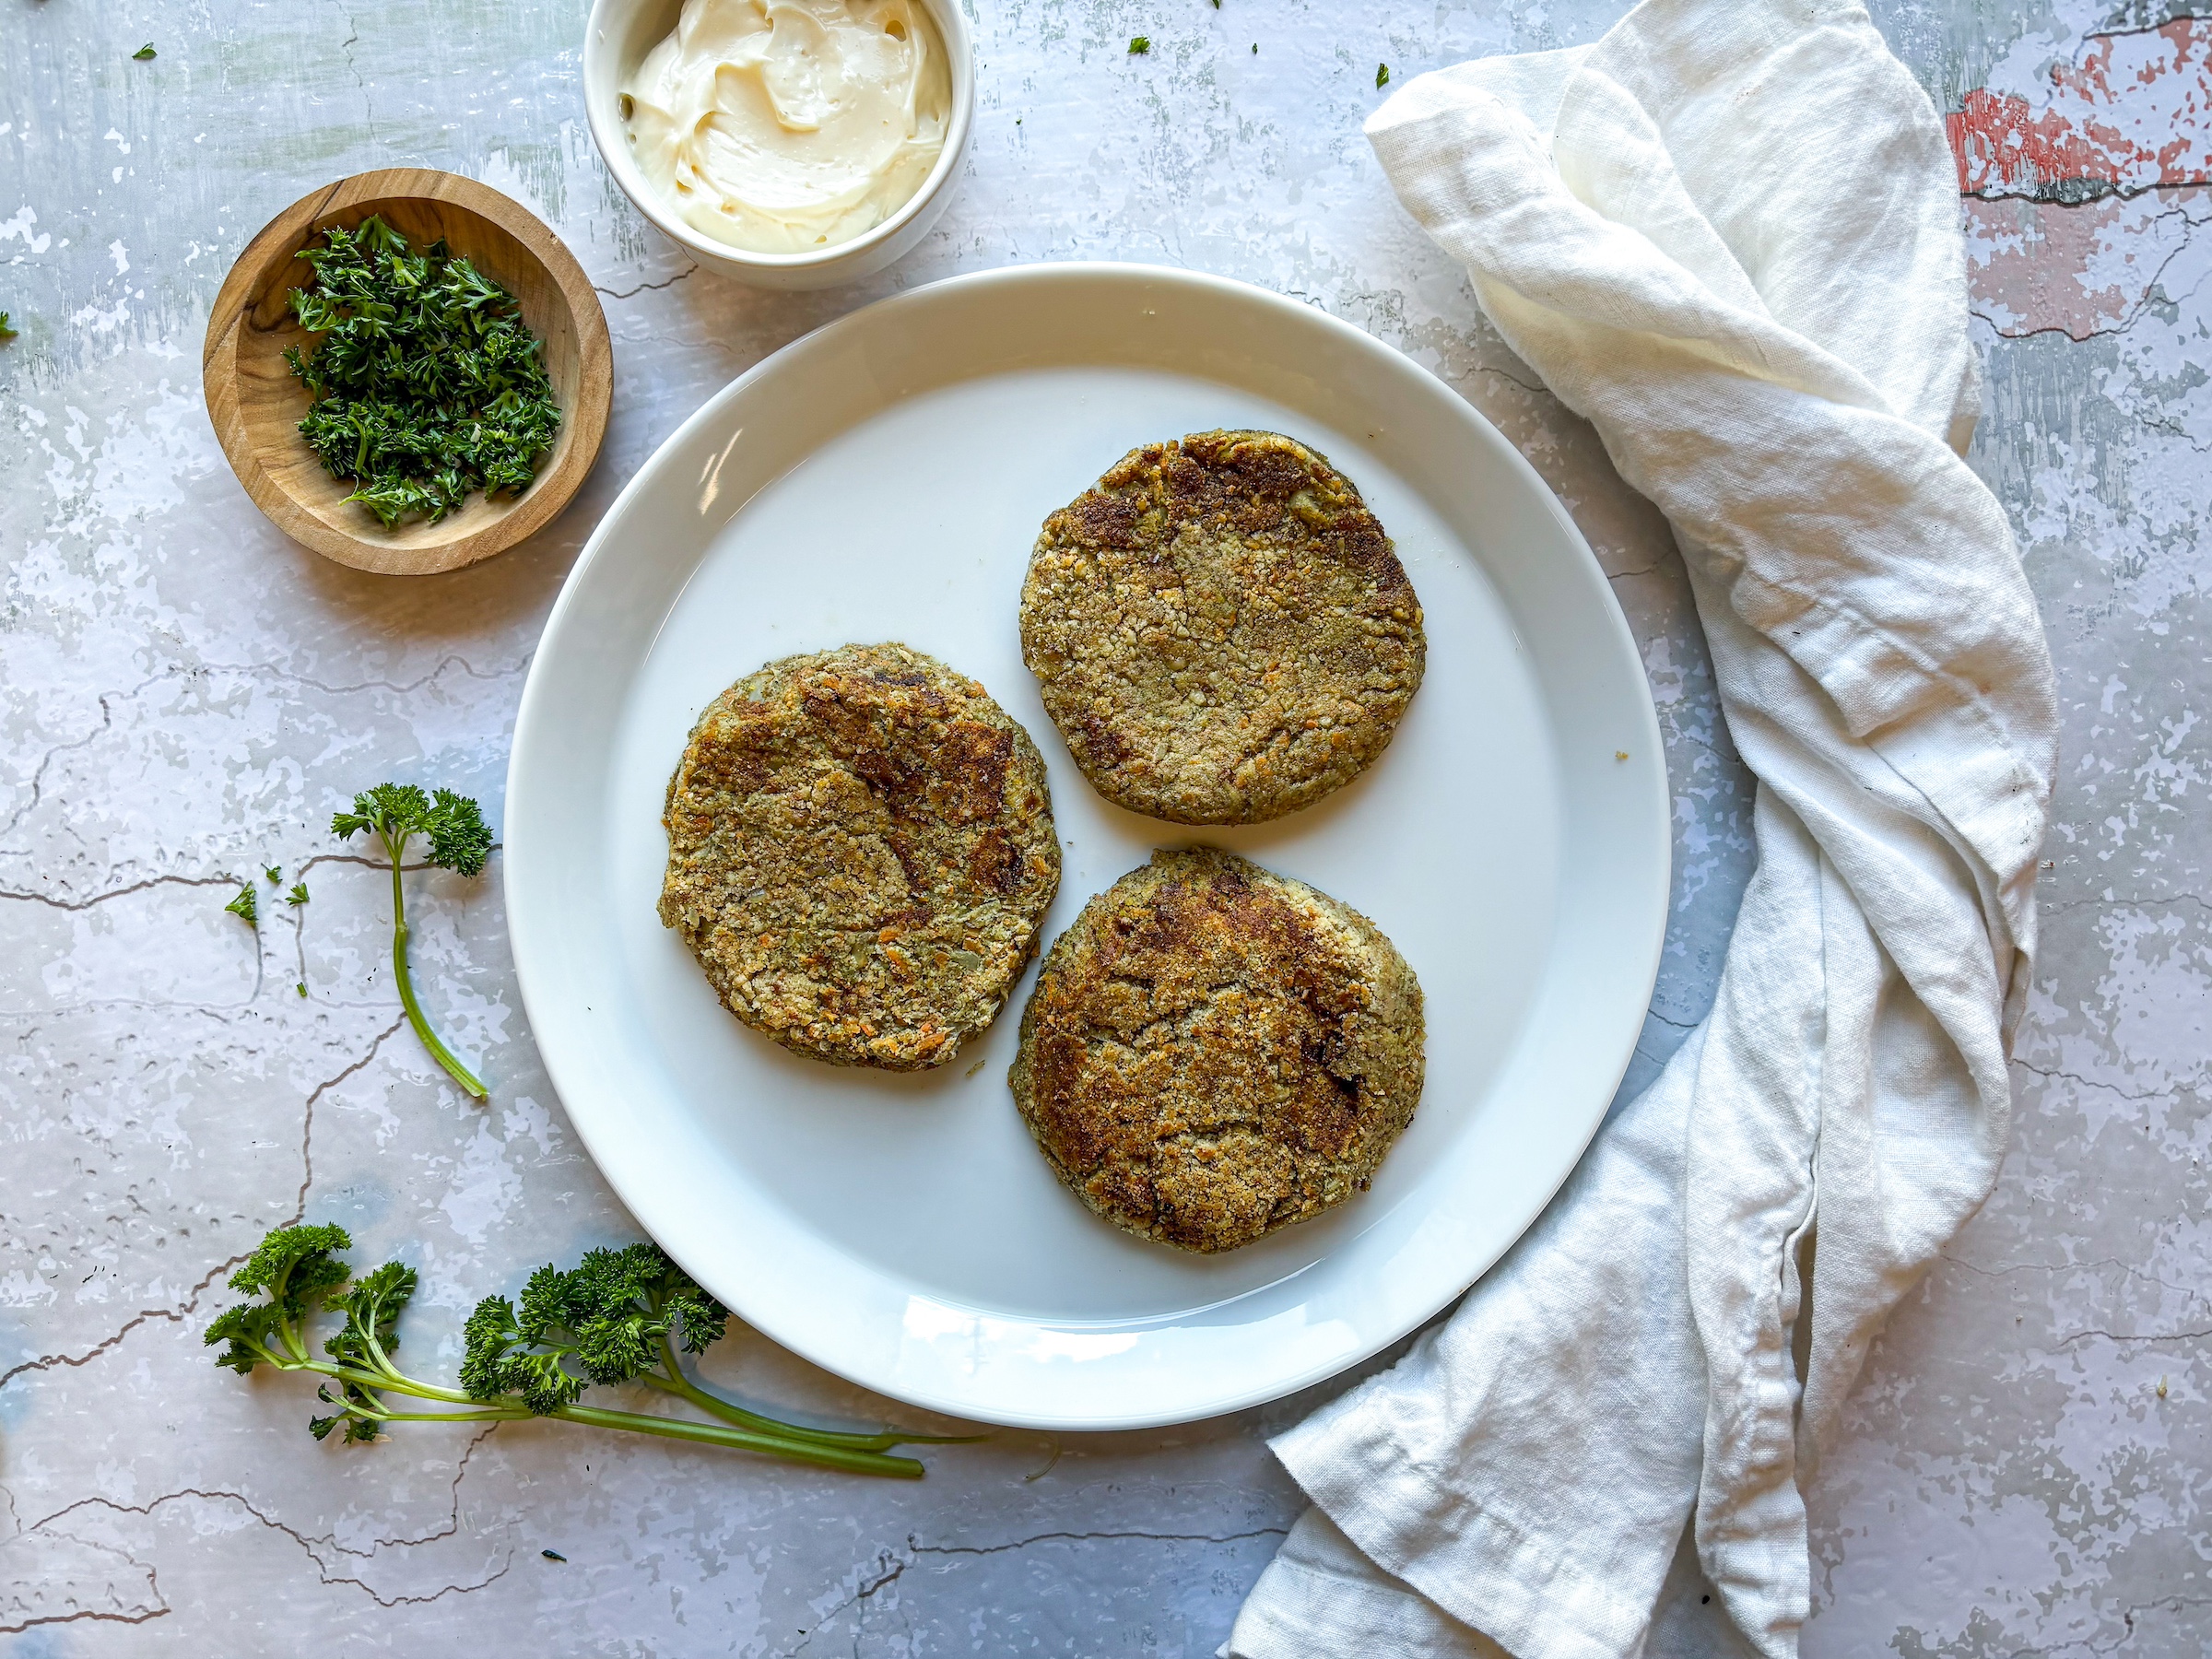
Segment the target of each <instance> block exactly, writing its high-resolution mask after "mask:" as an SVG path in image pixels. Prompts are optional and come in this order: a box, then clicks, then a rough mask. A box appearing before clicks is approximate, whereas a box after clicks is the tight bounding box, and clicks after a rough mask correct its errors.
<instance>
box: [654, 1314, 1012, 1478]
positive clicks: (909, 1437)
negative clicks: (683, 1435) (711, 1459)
mask: <svg viewBox="0 0 2212 1659" xmlns="http://www.w3.org/2000/svg"><path fill="white" fill-rule="evenodd" d="M661 1352H662V1354H663V1355H664V1356H665V1362H666V1369H667V1373H668V1374H667V1376H666V1377H662V1376H659V1375H657V1374H655V1373H654V1372H652V1371H647V1372H645V1373H644V1374H643V1375H642V1376H641V1377H640V1378H639V1381H640V1382H648V1383H651V1384H652V1385H653V1387H654V1388H657V1389H659V1390H660V1391H661V1392H662V1393H663V1394H675V1395H677V1397H678V1398H680V1399H686V1400H688V1401H690V1402H691V1404H692V1405H694V1406H698V1407H699V1408H700V1410H701V1411H704V1412H709V1413H711V1414H712V1415H713V1416H715V1417H718V1418H722V1420H723V1421H724V1422H725V1423H734V1424H735V1425H736V1426H737V1427H738V1428H740V1429H748V1430H752V1431H753V1432H755V1433H758V1434H769V1435H773V1436H775V1437H776V1438H778V1439H780V1440H795V1441H805V1442H806V1443H807V1444H809V1445H817V1446H827V1447H831V1448H836V1449H841V1450H843V1451H848V1452H888V1451H889V1450H890V1449H891V1448H892V1447H893V1446H949V1445H961V1444H965V1443H967V1442H968V1441H978V1440H982V1439H984V1438H985V1437H984V1436H982V1435H980V1434H901V1433H900V1432H899V1431H898V1430H895V1429H887V1430H883V1431H882V1432H880V1433H877V1434H850V1433H845V1432H843V1431H841V1430H835V1429H807V1428H804V1427H802V1426H801V1425H799V1424H797V1423H786V1422H782V1421H779V1420H778V1419H777V1418H770V1417H762V1416H760V1415H759V1413H758V1412H753V1411H747V1409H746V1408H745V1407H744V1406H739V1405H737V1404H736V1403H735V1402H734V1401H731V1400H725V1399H724V1398H723V1397H722V1396H721V1395H720V1394H709V1393H708V1392H707V1391H706V1390H705V1389H703V1388H701V1387H700V1386H699V1384H698V1383H696V1382H692V1381H691V1379H690V1378H688V1377H687V1376H686V1375H684V1372H683V1368H682V1366H681V1365H680V1364H679V1363H678V1362H677V1357H676V1348H675V1347H674V1345H673V1344H671V1343H670V1342H669V1340H668V1338H667V1337H665V1336H663V1337H662V1338H661Z"/></svg>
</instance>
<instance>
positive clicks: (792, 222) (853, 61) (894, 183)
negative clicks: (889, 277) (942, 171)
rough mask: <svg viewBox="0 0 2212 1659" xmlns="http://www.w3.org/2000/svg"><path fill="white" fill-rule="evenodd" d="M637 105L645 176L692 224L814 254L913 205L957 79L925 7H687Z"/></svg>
mask: <svg viewBox="0 0 2212 1659" xmlns="http://www.w3.org/2000/svg"><path fill="white" fill-rule="evenodd" d="M621 111H622V124H623V129H624V131H625V133H626V134H627V135H628V137H629V144H630V150H631V153H632V155H633V156H634V157H635V158H636V160H637V163H638V168H639V171H641V172H642V173H643V174H644V175H645V179H646V182H648V183H649V184H651V185H652V186H653V189H654V190H655V191H656V192H657V193H658V194H660V195H661V196H662V198H663V199H664V200H665V201H666V202H667V203H668V204H669V206H671V207H672V208H674V210H675V211H676V212H677V215H678V216H680V217H681V218H682V219H683V220H684V222H685V223H686V224H688V225H689V226H690V227H691V228H692V229H695V230H697V231H699V232H700V234H701V235H704V236H708V237H712V238H713V239H714V240H715V241H723V242H726V243H728V244H729V245H730V246H732V247H735V248H742V249H745V250H747V251H748V252H751V253H811V252H814V251H816V250H818V249H821V248H824V247H829V246H833V245H835V244H836V243H839V242H843V241H851V240H853V238H854V237H856V236H862V235H865V234H866V233H867V232H868V231H870V230H872V229H875V228H876V227H877V225H879V224H881V223H882V222H883V221H884V220H885V219H887V218H890V217H891V215H893V214H895V213H897V212H898V211H899V210H900V208H901V207H903V206H906V204H907V203H908V202H909V201H910V200H912V197H913V194H914V193H915V192H916V191H918V190H919V189H921V187H922V184H923V182H924V180H926V179H927V178H928V177H929V173H930V170H931V169H932V168H933V167H935V165H936V160H937V157H938V155H939V154H940V153H941V152H942V151H943V149H944V147H945V136H946V131H947V126H948V124H950V121H951V114H952V77H951V73H950V69H949V66H948V64H947V56H946V51H945V42H944V40H943V38H942V36H940V35H939V33H938V31H937V26H936V24H935V21H934V20H933V19H932V18H931V17H930V15H929V13H928V11H927V10H926V9H925V8H924V6H921V5H920V4H918V3H917V0H684V9H683V15H682V17H681V18H679V19H678V21H677V26H676V29H675V32H674V33H672V34H670V35H669V36H668V38H667V39H665V40H664V41H661V43H660V44H659V45H657V46H655V47H654V48H653V50H652V51H651V52H650V53H647V54H646V56H645V58H644V61H643V62H641V64H639V65H638V67H637V70H636V72H635V73H634V74H632V75H631V76H629V79H628V80H626V81H625V82H624V83H623V84H622V88H621Z"/></svg>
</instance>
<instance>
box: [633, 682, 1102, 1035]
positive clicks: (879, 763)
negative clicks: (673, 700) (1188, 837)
mask: <svg viewBox="0 0 2212 1659" xmlns="http://www.w3.org/2000/svg"><path fill="white" fill-rule="evenodd" d="M662 822H663V824H664V825H665V827H666V829H667V831H668V874H667V877H666V880H665V882H664V884H663V886H662V888H661V905H660V910H661V920H662V921H663V922H664V923H665V924H667V925H668V926H670V927H673V928H675V929H677V931H678V932H680V933H681V934H682V935H683V936H684V940H685V943H687V944H688V945H689V946H690V947H691V954H692V955H693V956H695V957H697V958H698V959H699V965H700V967H701V968H702V969H704V970H705V971H706V975H707V980H708V982H709V983H711V984H712V986H713V987H714V989H715V991H716V993H717V994H720V996H721V997H722V1000H723V1003H724V1006H727V1007H728V1008H729V1010H730V1012H731V1013H733V1014H735V1015H736V1016H737V1018H740V1019H742V1020H743V1021H745V1023H746V1024H747V1025H749V1026H751V1027H752V1028H753V1029H754V1030H758V1031H760V1032H762V1033H763V1034H765V1035H767V1036H769V1037H772V1038H773V1039H775V1041H778V1042H780V1043H782V1045H783V1046H784V1047H785V1048H788V1049H792V1050H794V1051H795V1052H796V1053H802V1054H809V1055H812V1056H813V1057H814V1058H815V1059H818V1060H827V1061H830V1063H831V1064H833V1065H878V1066H883V1067H886V1068H888V1069H889V1070H893V1071H917V1070H920V1069H922V1068H924V1067H925V1066H932V1065H943V1064H944V1063H945V1062H946V1061H947V1060H949V1059H951V1058H952V1056H953V1054H954V1053H956V1052H957V1051H958V1050H959V1046H960V1043H961V1041H962V1040H963V1039H965V1038H966V1037H968V1036H969V1035H970V1034H971V1032H975V1031H980V1030H982V1029H983V1028H984V1027H985V1026H987V1025H989V1024H990V1023H991V1021H992V1019H993V1018H995V1017H996V1015H997V1013H998V1010H999V1007H1000V1005H1001V1004H1003V1003H1004V1002H1005V1001H1006V993H1007V991H1008V990H1009V989H1010V988H1011V987H1012V986H1013V983H1014V982H1015V980H1016V979H1017V978H1018V977H1019V976H1020V973H1021V971H1022V969H1023V968H1024V967H1026V966H1027V965H1028V963H1029V959H1030V954H1031V953H1032V952H1033V951H1034V950H1035V949H1036V947H1037V924H1038V923H1039V922H1040V921H1041V919H1042V918H1043V915H1044V912H1045V909H1046V907H1047V906H1048V905H1050V904H1051V903H1052V901H1053V892H1054V891H1055V890H1056V889H1057V888H1058V887H1059V885H1060V842H1059V840H1058V838H1057V837H1055V836H1054V835H1053V811H1052V798H1051V794H1050V793H1049V791H1048V790H1047V788H1046V784H1045V775H1044V762H1043V760H1042V759H1041V758H1040V757H1039V755H1038V753H1037V747H1036V746H1035V745H1034V744H1032V743H1031V742H1030V737H1029V734H1028V733H1026V732H1024V731H1023V730H1022V729H1021V727H1020V726H1018V725H1017V724H1015V723H1014V722H1013V721H1012V720H1010V719H1009V718H1007V716H1006V712H1005V711H1004V710H1002V709H1001V708H1000V707H999V706H998V705H997V704H996V703H995V702H994V701H992V700H991V698H990V696H989V694H988V693H986V692H985V691H984V690H983V688H982V687H981V686H980V685H978V684H976V682H975V681H973V680H971V679H966V678H963V677H961V676H959V675H958V674H955V673H954V672H953V671H952V670H951V669H949V668H947V666H946V665H944V664H942V663H940V662H938V661H937V660H936V659H935V658H934V657H928V656H924V655H923V654H922V653H920V652H918V651H909V650H908V649H907V648H906V647H905V646H903V645H847V646H845V647H843V648H841V649H840V650H837V651H825V652H819V653H815V654H813V655H810V656H794V657H786V658H784V659H783V660H782V662H777V663H771V664H769V665H768V666H767V667H765V668H762V669H761V670H760V671H759V673H757V674H753V675H749V676H747V677H746V678H744V679H742V680H739V681H738V682H737V683H736V684H735V685H734V686H732V687H731V688H729V689H728V690H727V691H724V693H723V694H722V695H721V696H720V697H718V698H716V699H715V700H714V701H713V702H712V703H711V704H709V705H708V707H707V711H706V712H705V713H703V714H701V715H700V718H699V724H698V725H697V726H695V727H694V728H693V729H692V733H691V741H690V742H689V744H688V745H687V746H686V747H685V749H684V758H683V760H682V762H681V763H680V764H679V765H678V766H677V769H676V775H675V777H673V778H671V779H670V780H669V782H668V798H667V805H666V808H665V813H664V815H663V818H662Z"/></svg>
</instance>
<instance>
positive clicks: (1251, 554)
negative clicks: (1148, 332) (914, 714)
mask: <svg viewBox="0 0 2212 1659" xmlns="http://www.w3.org/2000/svg"><path fill="white" fill-rule="evenodd" d="M1427 652H1428V645H1427V641H1426V639H1425V638H1424V636H1423V634H1422V632H1421V606H1420V602H1419V601H1418V599H1417V598H1416V597H1415V596H1414V592H1413V584H1412V583H1411V582H1409V581H1407V580H1406V571H1405V567H1404V566H1402V565H1401V564H1399V562H1398V557H1397V554H1396V553H1395V552H1394V550H1393V549H1392V547H1391V544H1390V538H1389V537H1388V536H1386V535H1383V534H1382V525H1381V524H1379V523H1377V522H1376V519H1375V515H1374V514H1373V513H1372V512H1369V511H1368V509H1367V506H1366V503H1365V502H1363V501H1362V500H1360V499H1359V490H1358V489H1356V488H1353V486H1352V484H1351V481H1350V480H1349V479H1347V478H1346V477H1344V475H1343V474H1341V473H1339V472H1338V471H1336V469H1335V467H1333V466H1331V465H1329V464H1328V462H1327V461H1326V460H1325V459H1324V458H1323V457H1322V456H1321V455H1320V454H1318V453H1315V452H1314V451H1313V450H1311V449H1309V448H1307V447H1306V445H1304V444H1302V443H1300V442H1298V441H1296V440H1295V439H1290V438H1286V437H1283V436H1282V435H1281V434H1280V433H1277V432H1243V431H1239V432H1228V431H1218V432H1197V433H1194V434H1192V435H1191V436H1190V437H1187V438H1183V439H1180V440H1177V441H1172V442H1168V443H1148V444H1146V445H1144V446H1143V447H1142V448H1140V449H1134V450H1131V451H1130V452H1129V453H1128V454H1126V455H1124V456H1123V457H1122V459H1121V460H1120V461H1119V462H1117V463H1115V465H1114V466H1113V467H1112V470H1111V471H1109V472H1108V473H1107V474H1106V475H1105V476H1104V477H1101V478H1100V480H1099V481H1098V483H1097V484H1096V485H1095V486H1094V487H1093V488H1090V489H1088V490H1086V491H1085V492H1084V493H1083V494H1082V495H1081V496H1079V497H1077V499H1076V500H1074V501H1071V502H1070V503H1069V504H1068V505H1067V506H1065V507H1064V508H1062V509H1061V510H1060V511H1059V512H1055V513H1053V515H1052V517H1050V518H1049V519H1047V520H1045V522H1044V530H1043V533H1042V534H1041V535H1040V536H1039V537H1038V539H1037V546H1036V548H1035V550H1034V552H1032V554H1031V555H1030V570H1029V576H1028V579H1027V581H1026V582H1024V583H1023V584H1022V591H1021V653H1022V659H1023V661H1025V662H1026V663H1028V664H1029V665H1030V672H1031V673H1033V674H1035V675H1036V677H1037V678H1038V681H1039V684H1040V686H1041V688H1042V692H1043V698H1044V707H1045V711H1046V712H1047V713H1049V714H1050V715H1051V716H1052V719H1053V724H1054V725H1055V726H1057V727H1059V729H1060V735H1061V736H1062V737H1064V738H1065V739H1066V741H1067V747H1068V748H1069V749H1070V750H1071V751H1072V752H1073V754H1074V755H1075V758H1076V763H1077V765H1078V766H1080V767H1081V768H1082V769H1083V775H1084V776H1085V777H1087V778H1088V779H1089V780H1090V782H1091V785H1092V787H1094V788H1095V789H1097V790H1098V792H1099V793H1100V794H1102V795H1104V796H1105V797H1106V798H1107V799H1108V800H1110V801H1112V802H1113V803H1114V804H1115V805H1116V806H1125V807H1127V808H1128V809H1129V810H1130V811H1132V812H1141V813H1144V814H1146V815H1147V817H1151V818H1167V819H1169V820H1171V821H1172V822H1175V823H1179V824H1256V823H1260V822H1263V821H1265V819H1268V818H1280V817H1282V816H1283V815H1284V814H1285V813H1288V812H1296V811H1297V810H1298V809H1299V808H1300V807H1301V806H1312V804H1313V803H1314V802H1315V801H1318V800H1320V799H1321V798H1322V796H1324V795H1325V794H1328V793H1329V792H1330V791H1332V790H1334V789H1338V788H1341V787H1342V786H1343V785H1344V784H1346V783H1347V782H1350V781H1351V780H1352V779H1353V778H1354V777H1356V776H1358V775H1359V771H1361V769H1363V768H1364V767H1366V766H1367V765H1368V764H1369V763H1370V762H1371V761H1372V760H1373V759H1375V758H1376V757H1377V756H1378V755H1380V754H1381V753H1382V750H1383V749H1384V747H1387V746H1388V744H1389V742H1390V739H1391V735H1392V733H1393V732H1394V731H1395V730H1396V728H1397V724H1398V719H1399V717H1400V716H1401V715H1403V714H1404V713H1405V712H1406V704H1407V703H1408V702H1410V701H1411V700H1412V699H1413V694H1414V692H1415V691H1416V690H1418V688H1419V687H1420V683H1421V673H1422V669H1423V666H1424V665H1425V662H1426V658H1427Z"/></svg>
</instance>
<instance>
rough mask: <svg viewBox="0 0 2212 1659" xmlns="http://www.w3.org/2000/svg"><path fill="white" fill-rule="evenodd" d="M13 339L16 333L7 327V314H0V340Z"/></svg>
mask: <svg viewBox="0 0 2212 1659" xmlns="http://www.w3.org/2000/svg"><path fill="white" fill-rule="evenodd" d="M15 337H16V331H15V330H14V329H12V328H10V327H9V326H8V325H7V313H6V312H0V340H12V339H14V338H15Z"/></svg>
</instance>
